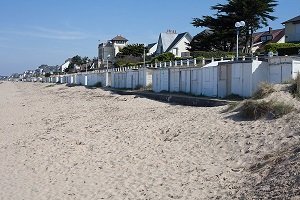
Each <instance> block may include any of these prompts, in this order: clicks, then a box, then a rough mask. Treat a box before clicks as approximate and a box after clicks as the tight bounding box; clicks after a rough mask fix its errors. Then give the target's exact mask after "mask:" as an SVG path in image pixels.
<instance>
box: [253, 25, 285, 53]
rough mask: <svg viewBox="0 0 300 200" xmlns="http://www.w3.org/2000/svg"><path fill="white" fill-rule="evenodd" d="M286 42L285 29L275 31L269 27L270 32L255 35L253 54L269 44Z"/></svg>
mask: <svg viewBox="0 0 300 200" xmlns="http://www.w3.org/2000/svg"><path fill="white" fill-rule="evenodd" d="M284 42H285V29H284V28H283V29H275V30H273V29H272V28H271V27H269V30H268V31H263V32H257V33H254V34H253V47H252V52H255V51H256V50H258V49H263V48H264V46H265V45H266V44H268V43H284Z"/></svg>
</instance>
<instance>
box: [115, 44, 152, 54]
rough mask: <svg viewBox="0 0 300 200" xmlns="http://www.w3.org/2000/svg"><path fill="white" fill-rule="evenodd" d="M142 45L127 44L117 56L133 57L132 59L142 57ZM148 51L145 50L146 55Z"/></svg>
mask: <svg viewBox="0 0 300 200" xmlns="http://www.w3.org/2000/svg"><path fill="white" fill-rule="evenodd" d="M144 48H145V47H144V44H129V45H128V46H126V47H124V48H123V49H121V50H120V53H119V55H118V56H134V57H143V55H144ZM147 52H148V50H147V49H146V53H147Z"/></svg>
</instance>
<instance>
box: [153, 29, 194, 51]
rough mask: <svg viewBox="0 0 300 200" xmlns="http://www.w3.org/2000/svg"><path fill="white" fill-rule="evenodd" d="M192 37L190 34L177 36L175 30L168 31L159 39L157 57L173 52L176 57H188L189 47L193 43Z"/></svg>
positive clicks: (185, 33)
mask: <svg viewBox="0 0 300 200" xmlns="http://www.w3.org/2000/svg"><path fill="white" fill-rule="evenodd" d="M192 39H193V38H192V36H191V35H190V34H189V33H188V32H184V33H180V34H177V33H176V31H175V30H168V31H167V32H165V33H161V34H160V35H159V38H158V42H157V48H156V52H155V54H156V55H159V54H162V53H166V52H171V53H173V54H174V55H175V56H176V57H188V56H189V55H190V54H189V51H188V50H187V48H188V45H187V44H189V43H190V42H191V41H192Z"/></svg>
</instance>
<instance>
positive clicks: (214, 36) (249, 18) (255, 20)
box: [189, 0, 278, 52]
mask: <svg viewBox="0 0 300 200" xmlns="http://www.w3.org/2000/svg"><path fill="white" fill-rule="evenodd" d="M277 5H278V4H277V0H228V1H227V3H226V4H217V5H215V6H212V7H211V9H212V10H215V11H216V14H215V15H214V16H203V17H202V18H194V19H193V22H192V25H194V26H195V27H206V28H207V29H208V30H209V31H210V33H209V34H205V33H200V34H198V35H196V36H195V37H194V39H193V40H192V42H191V43H190V48H189V49H190V50H191V51H193V50H221V51H232V49H233V47H234V45H235V34H236V29H235V27H234V24H235V22H239V21H245V22H246V25H245V27H244V28H243V29H242V30H241V34H242V36H243V38H242V39H243V43H244V47H245V51H246V52H248V51H249V48H248V47H250V48H251V46H252V35H253V33H254V32H255V31H256V30H258V29H260V28H263V27H264V26H268V20H275V19H276V17H274V16H272V15H271V14H272V13H273V12H274V9H275V7H276V6H277ZM207 40H209V41H207Z"/></svg>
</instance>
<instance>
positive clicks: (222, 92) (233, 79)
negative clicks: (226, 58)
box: [217, 60, 269, 98]
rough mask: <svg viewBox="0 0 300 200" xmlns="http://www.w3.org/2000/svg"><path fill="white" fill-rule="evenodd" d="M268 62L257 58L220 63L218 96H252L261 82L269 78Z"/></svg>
mask: <svg viewBox="0 0 300 200" xmlns="http://www.w3.org/2000/svg"><path fill="white" fill-rule="evenodd" d="M268 72H269V69H268V63H267V62H263V61H257V60H250V61H238V62H223V63H219V67H218V70H217V75H218V76H217V77H218V78H217V80H218V84H217V86H218V90H217V91H218V97H221V98H223V97H226V96H228V95H231V94H235V95H239V96H241V97H251V96H252V95H253V93H254V92H255V91H256V90H257V89H258V87H259V84H260V83H261V82H267V81H268V79H269V74H268Z"/></svg>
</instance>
